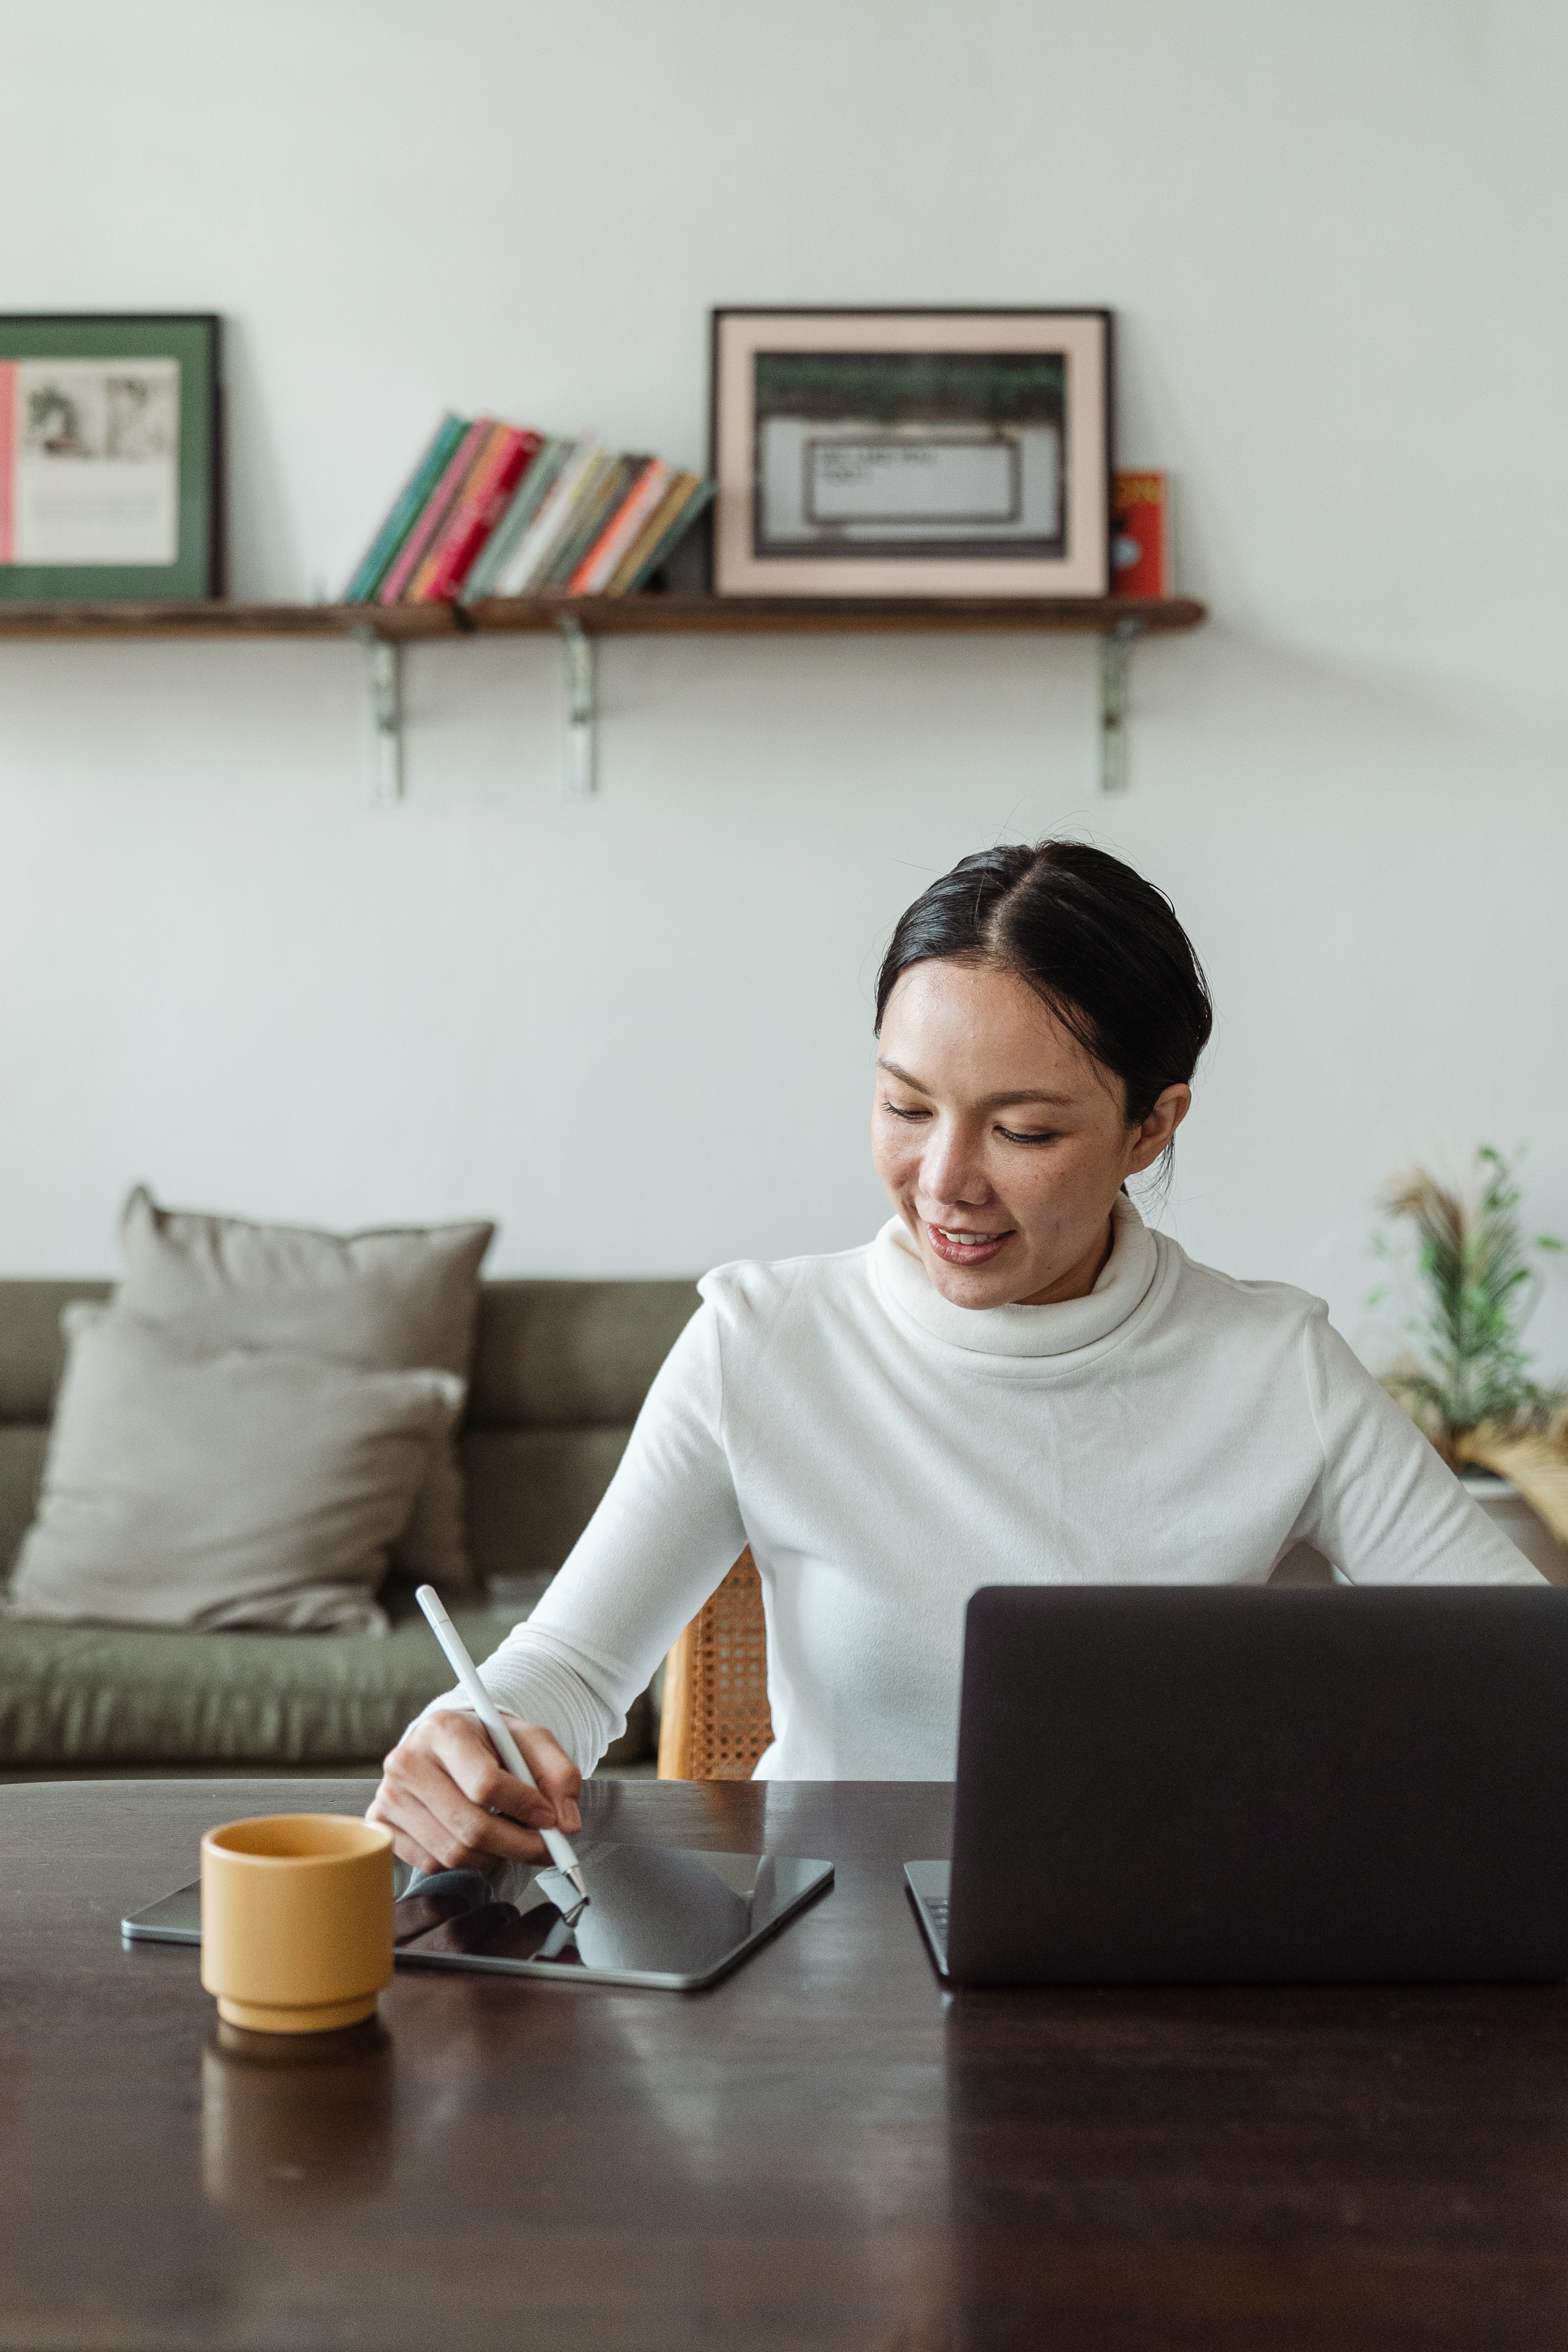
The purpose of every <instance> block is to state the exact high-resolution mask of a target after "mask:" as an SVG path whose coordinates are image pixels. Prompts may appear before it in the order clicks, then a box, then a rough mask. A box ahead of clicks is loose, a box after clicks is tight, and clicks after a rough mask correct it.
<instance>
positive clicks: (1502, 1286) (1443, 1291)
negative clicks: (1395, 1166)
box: [1379, 1145, 1568, 1460]
mask: <svg viewBox="0 0 1568 2352" xmlns="http://www.w3.org/2000/svg"><path fill="white" fill-rule="evenodd" d="M1520 1200H1521V1192H1520V1187H1519V1184H1518V1181H1517V1179H1516V1176H1515V1172H1514V1170H1513V1168H1512V1167H1511V1166H1510V1163H1509V1161H1508V1160H1505V1159H1504V1158H1503V1156H1502V1154H1501V1153H1500V1151H1495V1150H1492V1149H1491V1147H1490V1146H1489V1145H1485V1146H1483V1147H1482V1149H1481V1150H1480V1151H1479V1152H1478V1153H1477V1155H1476V1171H1475V1175H1474V1178H1473V1180H1472V1181H1471V1183H1470V1184H1469V1185H1468V1187H1467V1188H1466V1189H1465V1190H1464V1191H1463V1192H1459V1191H1456V1190H1455V1189H1454V1188H1452V1187H1451V1186H1448V1185H1445V1184H1442V1183H1439V1181H1437V1179H1436V1177H1435V1176H1433V1175H1431V1174H1430V1173H1429V1172H1428V1171H1426V1169H1424V1168H1415V1169H1412V1170H1411V1171H1410V1172H1409V1173H1408V1174H1407V1175H1405V1176H1401V1177H1398V1178H1396V1179H1395V1181H1394V1182H1393V1183H1392V1184H1390V1185H1389V1186H1388V1188H1387V1190H1386V1191H1385V1192H1384V1195H1383V1198H1382V1200H1381V1202H1380V1203H1379V1206H1380V1207H1381V1208H1382V1210H1383V1212H1384V1215H1385V1216H1389V1217H1393V1218H1395V1219H1397V1220H1399V1221H1400V1222H1401V1223H1409V1224H1413V1225H1414V1226H1415V1234H1416V1244H1417V1250H1416V1273H1417V1276H1418V1279H1419V1281H1420V1284H1421V1286H1422V1288H1423V1291H1424V1292H1425V1299H1424V1306H1425V1309H1426V1312H1425V1314H1424V1315H1423V1317H1422V1318H1420V1319H1419V1320H1418V1321H1416V1322H1414V1323H1412V1324H1411V1325H1410V1326H1409V1327H1408V1328H1410V1329H1411V1330H1412V1331H1413V1332H1415V1333H1417V1334H1418V1335H1419V1339H1420V1340H1421V1343H1422V1344H1421V1347H1420V1349H1419V1351H1418V1352H1417V1353H1415V1354H1407V1355H1406V1356H1405V1357H1404V1358H1402V1359H1401V1360H1400V1361H1399V1362H1398V1363H1397V1364H1395V1365H1394V1369H1393V1370H1392V1371H1390V1372H1388V1373H1387V1374H1385V1376H1384V1386H1385V1387H1386V1388H1387V1389H1388V1390H1389V1391H1390V1392H1391V1394H1393V1395H1394V1396H1396V1397H1397V1398H1398V1399H1399V1401H1400V1402H1401V1403H1402V1404H1403V1405H1404V1406H1405V1411H1406V1412H1409V1413H1410V1415H1411V1417H1412V1419H1413V1420H1415V1421H1416V1422H1417V1423H1419V1424H1420V1426H1421V1427H1422V1428H1423V1429H1425V1430H1426V1434H1427V1435H1428V1436H1429V1437H1430V1438H1431V1439H1432V1442H1433V1444H1436V1446H1437V1447H1438V1448H1439V1450H1440V1451H1441V1452H1442V1453H1443V1454H1446V1455H1447V1457H1448V1459H1449V1460H1456V1459H1458V1439H1459V1437H1460V1436H1461V1434H1462V1433H1464V1432H1465V1431H1468V1430H1473V1429H1475V1428H1477V1427H1478V1426H1479V1424H1480V1423H1489V1424H1493V1425H1494V1427H1495V1432H1496V1433H1497V1435H1498V1436H1499V1437H1501V1436H1502V1435H1503V1434H1505V1433H1514V1434H1516V1435H1522V1434H1524V1433H1526V1432H1528V1431H1531V1430H1536V1431H1539V1430H1540V1429H1542V1427H1543V1425H1544V1424H1545V1423H1547V1422H1548V1420H1549V1419H1550V1417H1551V1416H1552V1414H1553V1413H1556V1412H1560V1411H1562V1412H1568V1404H1565V1401H1564V1399H1563V1395H1562V1392H1561V1391H1555V1390H1546V1389H1542V1388H1540V1387H1538V1386H1537V1384H1536V1383H1535V1382H1534V1381H1532V1380H1531V1378H1530V1375H1529V1372H1528V1370H1527V1367H1528V1366H1529V1364H1530V1361H1531V1359H1530V1357H1529V1356H1528V1355H1527V1354H1526V1352H1525V1351H1524V1349H1522V1348H1521V1345H1520V1337H1521V1333H1522V1331H1523V1328H1524V1326H1525V1324H1526V1322H1527V1321H1528V1320H1529V1318H1530V1313H1531V1309H1532V1307H1534V1305H1535V1300H1536V1297H1537V1296H1538V1295H1539V1291H1540V1280H1539V1277H1538V1276H1537V1275H1536V1274H1535V1272H1534V1269H1533V1267H1532V1266H1531V1262H1530V1254H1531V1249H1535V1250H1556V1249H1561V1247H1562V1244H1561V1243H1560V1242H1558V1241H1556V1240H1555V1239H1553V1238H1552V1235H1550V1234H1542V1235H1540V1236H1538V1237H1537V1239H1536V1240H1535V1241H1534V1242H1533V1244H1531V1243H1527V1242H1526V1241H1525V1240H1524V1238H1523V1236H1522V1234H1521V1231H1520V1224H1519V1216H1518V1210H1519V1203H1520ZM1386 1254H1387V1252H1386V1247H1384V1255H1386Z"/></svg>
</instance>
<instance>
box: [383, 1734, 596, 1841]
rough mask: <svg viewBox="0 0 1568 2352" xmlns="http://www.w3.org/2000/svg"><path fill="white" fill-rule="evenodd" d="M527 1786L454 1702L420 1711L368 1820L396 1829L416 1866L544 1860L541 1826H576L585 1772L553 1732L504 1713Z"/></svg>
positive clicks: (387, 1769) (390, 1763)
mask: <svg viewBox="0 0 1568 2352" xmlns="http://www.w3.org/2000/svg"><path fill="white" fill-rule="evenodd" d="M506 1720H507V1723H508V1726H509V1727H510V1730H511V1733H512V1737H513V1738H515V1739H516V1741H517V1743H518V1746H519V1748H520V1749H521V1752H522V1755H523V1758H524V1760H525V1761H526V1763H527V1765H528V1768H529V1769H530V1771H531V1772H532V1773H533V1774H534V1776H535V1778H536V1779H537V1780H538V1782H539V1786H538V1787H537V1788H536V1789H531V1788H529V1787H528V1786H527V1784H526V1783H525V1782H524V1781H521V1780H518V1779H517V1778H516V1777H515V1775H514V1774H512V1773H510V1772H509V1771H508V1770H507V1769H506V1768H505V1767H504V1765H503V1764H502V1763H501V1762H500V1759H499V1757H498V1756H497V1755H496V1752H495V1750H494V1748H492V1747H491V1746H490V1743H489V1738H488V1737H487V1735H486V1733H485V1732H484V1730H483V1728H482V1727H481V1726H480V1725H479V1722H478V1720H477V1719H476V1718H475V1717H473V1716H471V1715H468V1714H466V1713H461V1712H459V1711H458V1710H457V1709H455V1708H451V1709H443V1710H442V1712H441V1713H439V1714H437V1715H434V1716H429V1717H426V1719H425V1721H423V1722H422V1723H419V1724H417V1725H416V1726H415V1727H414V1729H413V1730H412V1731H411V1732H410V1734H409V1736H408V1738H406V1739H405V1740H404V1741H402V1742H401V1743H400V1744H399V1745H398V1746H397V1747H396V1748H394V1749H393V1751H392V1753H391V1755H390V1756H389V1757H388V1758H387V1759H386V1761H385V1763H384V1765H383V1767H382V1780H381V1786H380V1788H379V1789H378V1790H376V1792H375V1795H374V1798H373V1800H372V1801H371V1804H370V1806H369V1808H368V1810H367V1812H366V1815H365V1818H366V1820H367V1821H373V1822H383V1823H384V1824H385V1826H386V1827H387V1828H389V1829H390V1830H391V1831H392V1832H393V1843H394V1845H395V1850H396V1852H397V1853H398V1855H399V1857H400V1858H401V1859H402V1860H403V1861H405V1862H410V1863H413V1864H415V1866H416V1868H418V1869H421V1870H465V1869H474V1868H481V1869H482V1868H486V1867H489V1866H493V1864H496V1863H498V1862H526V1863H537V1862H542V1861H543V1860H544V1859H545V1858H546V1849H545V1846H544V1843H543V1841H542V1839H541V1838H540V1837H539V1836H538V1835H537V1834H536V1832H537V1831H538V1830H540V1829H551V1828H556V1827H560V1828H563V1829H566V1828H570V1829H572V1830H576V1829H578V1828H580V1827H581V1823H582V1816H581V1814H580V1812H579V1811H578V1806H577V1794H578V1790H579V1789H580V1788H581V1785H582V1780H581V1775H580V1774H579V1772H578V1770H577V1768H576V1766H575V1765H574V1763H573V1761H572V1759H571V1758H570V1757H569V1756H568V1755H567V1754H566V1751H565V1749H564V1748H563V1747H562V1746H561V1744H560V1742H559V1740H557V1739H556V1738H553V1736H552V1734H551V1733H550V1732H548V1731H546V1730H544V1729H543V1728H542V1727H541V1726H540V1725H537V1724H524V1723H519V1722H517V1721H516V1719H515V1718H514V1717H510V1716H509V1717H507V1718H506Z"/></svg>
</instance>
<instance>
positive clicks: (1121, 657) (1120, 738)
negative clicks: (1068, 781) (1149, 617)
mask: <svg viewBox="0 0 1568 2352" xmlns="http://www.w3.org/2000/svg"><path fill="white" fill-rule="evenodd" d="M1139 633H1140V632H1139V624H1138V623H1137V622H1136V621H1130V620H1122V621H1118V622H1117V624H1116V625H1115V627H1114V628H1113V629H1108V630H1107V632H1106V634H1105V635H1104V636H1102V637H1101V638H1100V791H1101V792H1102V793H1124V792H1125V791H1126V790H1127V656H1128V654H1129V653H1130V651H1131V646H1132V640H1133V638H1134V637H1135V636H1137V635H1139Z"/></svg>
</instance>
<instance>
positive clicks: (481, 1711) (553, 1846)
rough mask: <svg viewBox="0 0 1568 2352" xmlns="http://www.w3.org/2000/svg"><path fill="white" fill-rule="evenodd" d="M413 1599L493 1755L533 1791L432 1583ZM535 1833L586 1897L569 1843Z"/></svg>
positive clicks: (530, 1779) (547, 1832)
mask: <svg viewBox="0 0 1568 2352" xmlns="http://www.w3.org/2000/svg"><path fill="white" fill-rule="evenodd" d="M414 1598H415V1599H416V1601H418V1603H419V1606H420V1607H421V1609H423V1611H424V1612H425V1614H426V1617H427V1618H428V1620H429V1622H430V1631H431V1632H432V1633H434V1634H435V1636H436V1639H437V1641H438V1642H439V1643H440V1644H441V1647H442V1648H443V1649H444V1650H445V1651H446V1653H447V1664H448V1665H449V1666H450V1667H451V1669H452V1672H453V1673H454V1674H455V1675H457V1677H458V1681H459V1682H460V1683H461V1684H462V1685H463V1689H464V1691H465V1693H466V1694H467V1696H468V1699H469V1700H470V1701H471V1703H472V1706H473V1710H474V1713H475V1714H476V1715H477V1716H478V1717H479V1721H480V1722H481V1723H482V1724H483V1725H484V1727H485V1729H486V1730H487V1731H488V1732H489V1736H490V1738H491V1739H492V1740H493V1741H494V1743H495V1750H496V1754H497V1755H498V1756H499V1757H500V1760H501V1762H502V1763H503V1764H504V1765H505V1766H506V1769H507V1770H508V1771H509V1772H510V1773H512V1774H514V1775H515V1777H516V1778H517V1779H518V1780H521V1782H522V1785H523V1787H524V1788H525V1789H537V1788H538V1786H539V1783H538V1781H537V1780H535V1779H534V1777H533V1775H532V1773H531V1771H530V1770H529V1769H528V1767H527V1765H526V1764H525V1763H524V1762H523V1760H522V1757H521V1754H520V1752H519V1749H518V1745H517V1742H516V1740H515V1739H514V1738H512V1736H511V1734H510V1731H509V1730H508V1729H507V1727H506V1725H505V1724H504V1723H503V1722H502V1721H501V1717H500V1709H499V1708H498V1707H497V1706H496V1703H495V1701H494V1699H493V1698H492V1697H491V1696H490V1695H489V1691H488V1690H486V1688H485V1686H484V1685H483V1683H482V1682H480V1680H479V1675H478V1672H477V1671H476V1669H475V1666H474V1662H473V1660H472V1658H470V1657H469V1655H468V1651H467V1650H466V1649H465V1648H464V1646H463V1637H462V1635H461V1634H460V1633H458V1629H457V1627H456V1626H455V1625H454V1624H453V1622H452V1621H451V1619H450V1618H449V1617H448V1616H447V1612H446V1610H445V1608H444V1607H443V1606H442V1602H441V1596H440V1594H439V1593H438V1592H437V1590H436V1588H435V1586H434V1585H433V1584H422V1585H421V1586H420V1587H419V1590H418V1591H417V1592H416V1594H415V1596H414ZM539 1834H540V1836H541V1837H542V1839H543V1840H544V1843H545V1845H546V1847H547V1848H548V1849H549V1853H550V1859H551V1861H552V1863H553V1864H555V1867H556V1869H557V1870H560V1871H564V1873H565V1874H566V1876H567V1877H568V1878H569V1879H570V1880H571V1881H572V1884H573V1885H574V1887H575V1888H576V1889H577V1892H578V1894H579V1895H586V1894H587V1892H588V1890H587V1888H586V1887H585V1886H584V1884H583V1866H582V1864H581V1863H580V1862H579V1861H578V1859H577V1857H576V1855H575V1854H574V1853H573V1851H572V1845H571V1841H570V1840H569V1839H568V1838H564V1837H563V1836H562V1834H561V1832H560V1831H559V1830H541V1831H540V1832H539Z"/></svg>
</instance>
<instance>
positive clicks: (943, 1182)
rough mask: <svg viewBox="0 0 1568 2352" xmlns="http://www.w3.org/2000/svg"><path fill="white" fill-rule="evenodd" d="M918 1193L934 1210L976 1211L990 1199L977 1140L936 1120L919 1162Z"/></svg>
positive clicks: (989, 1187) (954, 1125)
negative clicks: (947, 1206) (945, 1207)
mask: <svg viewBox="0 0 1568 2352" xmlns="http://www.w3.org/2000/svg"><path fill="white" fill-rule="evenodd" d="M921 1192H923V1193H924V1194H925V1196H926V1199H927V1200H928V1201H929V1202H931V1205H932V1206H933V1207H935V1206H938V1205H941V1204H952V1205H956V1204H957V1203H958V1202H963V1205H964V1206H965V1207H966V1208H971V1209H974V1208H978V1207H980V1206H981V1204H982V1203H983V1202H986V1201H989V1200H990V1198H991V1185H990V1181H989V1180H988V1179H987V1177H986V1174H985V1171H984V1167H983V1165H982V1163H981V1159H980V1153H979V1150H978V1143H977V1139H976V1138H975V1137H974V1136H973V1134H971V1133H969V1132H968V1131H967V1130H966V1129H963V1128H962V1127H960V1126H958V1125H957V1124H956V1123H954V1124H952V1125H949V1124H948V1122H947V1121H946V1120H939V1121H938V1122H937V1124H936V1126H935V1127H934V1128H933V1129H932V1130H931V1135H930V1139H929V1140H928V1141H927V1144H926V1148H925V1150H924V1152H923V1154H922V1155H921Z"/></svg>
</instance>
